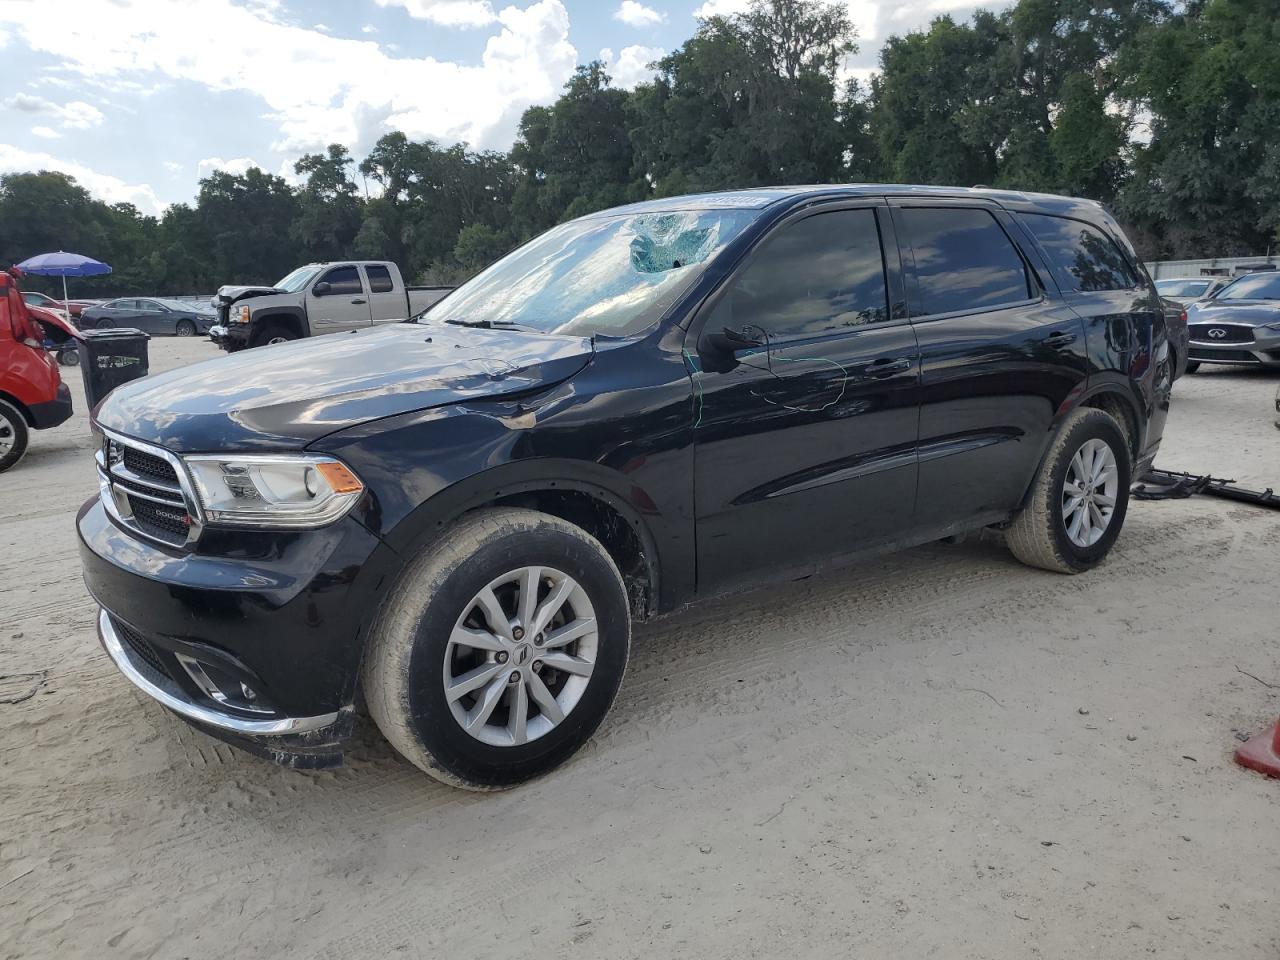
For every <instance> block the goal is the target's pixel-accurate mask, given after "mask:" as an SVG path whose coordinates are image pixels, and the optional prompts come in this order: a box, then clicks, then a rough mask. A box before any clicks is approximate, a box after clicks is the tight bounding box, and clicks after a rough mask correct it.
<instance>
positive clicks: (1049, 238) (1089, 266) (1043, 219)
mask: <svg viewBox="0 0 1280 960" xmlns="http://www.w3.org/2000/svg"><path fill="white" fill-rule="evenodd" d="M1018 219H1019V220H1020V221H1021V222H1022V224H1023V225H1024V226H1025V227H1026V228H1027V229H1028V230H1030V231H1031V234H1032V236H1034V237H1035V238H1036V239H1037V240H1038V241H1040V246H1042V247H1043V248H1044V251H1045V253H1046V254H1048V256H1049V263H1050V264H1051V265H1052V266H1053V270H1054V273H1055V275H1056V276H1057V278H1058V283H1060V284H1062V285H1063V287H1064V289H1066V290H1069V291H1075V292H1080V293H1094V292H1098V291H1101V290H1132V289H1133V288H1134V287H1136V286H1137V285H1138V277H1137V274H1136V273H1135V272H1134V270H1133V267H1132V266H1131V265H1130V264H1129V260H1128V258H1126V257H1125V255H1124V253H1123V252H1121V250H1120V247H1119V246H1117V245H1116V242H1115V241H1114V240H1112V239H1111V238H1110V237H1109V236H1107V235H1106V234H1105V233H1103V232H1102V231H1101V230H1099V229H1098V228H1096V227H1092V226H1090V225H1089V224H1087V223H1085V222H1084V221H1082V220H1072V219H1070V218H1069V217H1055V216H1051V215H1049V214H1041V213H1020V214H1018Z"/></svg>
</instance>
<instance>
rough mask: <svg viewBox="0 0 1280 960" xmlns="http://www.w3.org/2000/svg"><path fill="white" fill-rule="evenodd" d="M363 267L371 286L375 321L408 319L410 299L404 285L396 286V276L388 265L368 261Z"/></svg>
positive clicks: (370, 297) (389, 321)
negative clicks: (406, 294)
mask: <svg viewBox="0 0 1280 960" xmlns="http://www.w3.org/2000/svg"><path fill="white" fill-rule="evenodd" d="M361 269H362V270H364V276H365V283H366V284H367V285H368V287H369V311H370V313H371V314H372V317H373V322H374V323H394V322H395V321H397V320H405V319H408V316H409V299H408V297H406V296H405V292H404V287H400V288H399V289H397V288H396V282H395V278H394V277H393V276H392V275H391V270H390V269H389V268H388V267H387V265H386V264H383V263H366V264H363V265H362V267H361Z"/></svg>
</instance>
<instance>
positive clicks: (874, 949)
mask: <svg viewBox="0 0 1280 960" xmlns="http://www.w3.org/2000/svg"><path fill="white" fill-rule="evenodd" d="M213 353H214V350H213V348H212V347H211V346H210V345H209V344H207V343H204V342H197V341H191V342H187V341H175V340H157V341H153V342H152V355H153V368H156V369H166V368H169V367H173V366H176V365H179V364H181V363H184V362H190V361H191V360H193V359H196V358H200V357H204V356H209V355H213ZM1205 370H1206V372H1204V373H1201V374H1197V375H1195V376H1190V377H1187V378H1185V379H1183V380H1182V381H1180V382H1179V384H1178V386H1177V390H1176V393H1175V404H1174V410H1173V413H1172V414H1171V417H1170V421H1169V427H1168V430H1167V433H1166V440H1165V446H1164V452H1163V454H1162V456H1161V458H1160V465H1162V466H1165V467H1167V468H1170V469H1189V470H1202V471H1213V472H1214V473H1216V474H1220V475H1221V474H1225V475H1228V476H1235V477H1237V478H1238V479H1240V480H1241V481H1249V482H1251V483H1255V484H1261V485H1274V486H1277V487H1280V431H1277V430H1276V428H1275V427H1274V426H1273V425H1272V420H1273V419H1274V417H1275V412H1274V404H1273V397H1274V395H1275V391H1276V387H1277V384H1278V383H1280V377H1277V376H1275V375H1266V374H1259V373H1253V372H1250V371H1247V370H1240V369H1235V368H1231V369H1216V370H1215V369H1210V368H1205ZM69 372H70V374H71V377H70V379H71V380H72V381H73V387H74V389H75V390H76V392H77V404H78V406H79V415H78V416H77V417H76V418H75V420H73V421H72V422H70V423H68V424H66V425H64V426H63V427H60V428H58V429H57V430H54V431H50V432H46V433H41V434H36V435H35V438H34V442H33V446H32V450H31V452H30V453H29V454H28V456H27V459H26V460H25V462H23V463H22V464H21V465H20V466H19V467H18V468H17V469H15V470H13V471H11V472H9V473H7V474H4V475H2V476H0V494H2V495H0V610H2V611H3V625H2V626H0V674H5V675H8V678H7V679H3V680H0V699H5V698H8V699H15V698H16V697H19V696H21V695H22V693H24V692H26V691H27V690H30V689H31V688H32V687H33V686H36V687H37V690H36V693H35V695H34V696H32V697H31V698H29V699H26V700H24V701H23V702H20V703H14V704H8V705H3V704H0V957H4V958H14V957H24V958H25V957H31V958H35V957H56V958H68V957H94V958H104V957H106V958H114V957H161V958H175V957H193V958H206V957H208V958H216V957H233V956H234V957H237V958H259V957H261V958H278V957H320V958H381V957H417V958H424V960H425V958H437V957H452V956H467V957H469V958H473V960H476V958H499V957H502V958H505V957H528V956H548V957H551V956H555V957H561V956H563V957H571V958H583V960H588V958H589V960H596V958H600V957H609V958H614V957H619V958H630V957H637V958H638V957H696V958H699V960H704V958H705V960H712V958H734V960H747V958H755V957H759V958H771V960H772V958H777V957H780V956H788V957H797V958H799V957H809V956H818V955H826V956H832V957H858V958H860V960H863V958H878V957H885V958H894V960H898V958H902V957H913V958H915V957H943V958H947V960H953V958H961V957H973V958H1006V957H1008V958H1015V957H1016V958H1026V957H1041V956H1042V957H1049V958H1063V957H1085V956H1088V957H1115V958H1132V957H1136V956H1142V955H1148V954H1150V955H1154V956H1158V957H1161V958H1179V957H1186V958H1195V960H1204V958H1207V957H1214V958H1217V957H1231V958H1259V960H1261V958H1269V960H1275V958H1276V957H1277V955H1280V781H1269V780H1267V779H1265V778H1264V777H1261V776H1259V775H1256V774H1253V773H1250V772H1247V771H1245V770H1243V769H1240V768H1238V767H1236V766H1235V765H1234V764H1233V763H1232V762H1231V752H1232V750H1233V749H1234V747H1235V746H1236V744H1237V739H1236V735H1237V733H1239V732H1246V733H1251V732H1254V731H1258V730H1261V729H1262V728H1263V727H1265V726H1266V725H1267V724H1269V723H1270V722H1272V721H1274V720H1275V718H1276V716H1277V714H1280V642H1277V616H1276V598H1277V585H1278V584H1280V512H1274V511H1266V510H1261V509H1258V508H1254V507H1249V506H1244V505H1236V504H1231V503H1228V502H1224V501H1215V500H1212V499H1207V498H1198V499H1193V500H1184V501H1175V502H1158V503H1136V502H1135V503H1134V504H1133V506H1132V507H1131V512H1130V514H1129V518H1128V522H1127V523H1126V525H1125V530H1124V533H1123V535H1122V536H1121V538H1120V540H1119V543H1118V545H1117V547H1116V549H1115V551H1114V553H1113V554H1112V556H1111V558H1110V560H1109V561H1108V562H1107V563H1106V564H1105V565H1104V566H1103V567H1102V568H1100V569H1098V570H1096V571H1094V572H1092V573H1089V574H1086V575H1083V576H1079V577H1074V578H1068V577H1062V576H1057V575H1053V574H1048V573H1041V572H1037V571H1034V570H1030V569H1027V568H1025V567H1022V566H1020V565H1019V564H1018V563H1016V562H1015V561H1014V560H1013V559H1012V558H1011V557H1010V556H1009V555H1008V554H1007V553H1006V552H1005V551H1004V550H1003V548H1002V547H1001V545H1000V544H999V543H996V542H985V541H984V542H970V543H965V544H962V545H959V546H947V545H942V544H938V545H933V546H928V547H923V548H920V549H916V550H912V551H909V552H907V553H903V554H900V555H897V556H894V557H890V558H887V559H885V560H883V561H876V562H872V563H868V564H865V565H863V566H861V567H857V568H854V569H850V570H848V571H846V572H843V573H837V574H832V575H829V576H826V577H824V578H822V579H813V580H808V581H805V582H800V583H794V584H790V585H787V586H783V587H779V588H777V589H773V590H770V591H762V592H757V593H755V594H752V595H750V596H749V597H746V598H739V599H737V600H734V601H731V602H719V603H717V604H714V605H710V606H703V607H699V608H695V609H693V610H690V611H687V612H684V613H681V614H679V615H676V616H673V617H670V618H667V619H665V620H662V621H659V622H657V623H654V624H651V625H648V626H647V627H644V628H642V629H640V630H639V631H638V632H637V637H636V643H635V646H634V659H633V663H632V667H631V669H630V671H629V673H628V674H627V678H626V680H625V682H624V684H623V688H622V692H621V694H620V696H619V699H618V702H617V704H616V706H615V709H614V712H613V715H612V717H611V719H610V720H608V721H606V723H605V726H604V727H603V728H602V730H601V732H600V733H599V735H598V736H597V737H596V738H595V740H594V741H593V742H592V743H591V744H590V745H589V747H588V748H587V749H586V750H584V751H583V752H582V753H581V754H580V755H579V756H578V757H577V758H576V759H574V760H573V761H572V762H571V763H569V764H568V765H567V766H566V767H564V768H563V769H561V770H560V771H559V772H557V773H555V774H553V775H552V776H550V777H547V778H545V779H543V780H541V781H539V782H536V783H533V784H531V785H528V786H525V787H523V788H520V789H517V790H513V791H510V792H507V793H502V794H496V795H472V794H467V793H460V792H457V791H454V790H450V789H448V788H445V787H442V786H440V785H437V784H436V783H434V782H433V781H431V780H429V779H427V778H426V777H425V776H424V775H422V774H421V773H419V772H418V771H417V770H416V769H415V768H414V767H411V766H410V765H409V764H408V763H406V762H403V761H401V760H399V759H398V758H397V757H396V756H394V755H393V754H392V753H391V752H390V749H389V748H388V747H387V746H386V744H385V743H384V742H383V741H382V740H381V738H380V737H378V736H377V734H376V733H373V732H366V733H365V734H364V735H363V736H362V738H361V740H360V742H359V744H358V745H357V748H356V749H355V750H354V752H353V755H352V757H351V760H350V763H349V765H348V766H347V767H345V768H343V769H340V770H336V771H329V772H321V773H298V772H291V771H287V770H282V769H278V768H275V767H272V766H269V765H268V764H266V763H265V762H263V761H260V760H257V759H254V758H251V757H248V756H244V755H241V754H239V753H237V752H235V751H233V750H231V749H230V748H228V747H225V746H222V745H220V744H217V743H215V742H214V741H213V740H210V739H207V738H205V737H203V736H201V735H200V734H198V733H196V732H194V731H193V730H192V729H191V728H189V727H187V726H186V725H184V724H183V723H181V722H179V721H177V720H175V719H173V718H171V717H170V716H169V715H167V714H166V713H165V712H164V711H163V710H161V709H160V708H159V707H157V706H156V705H154V704H153V703H151V702H150V701H149V700H147V699H146V698H145V697H143V696H142V695H141V694H139V693H136V692H135V691H134V689H133V688H132V687H131V686H130V685H129V684H128V683H127V682H126V681H125V680H124V679H123V678H122V677H121V676H119V674H118V673H117V672H116V670H115V669H114V668H113V667H112V665H111V664H110V662H109V661H108V660H107V658H106V656H105V654H103V653H102V652H101V650H100V649H99V647H98V644H97V641H96V639H95V637H94V630H93V626H92V614H93V608H92V606H91V604H90V601H89V599H88V597H87V595H86V594H85V591H84V588H83V586H82V584H81V582H80V576H79V567H78V561H77V557H76V546H75V533H74V530H73V518H74V513H75V510H76V508H77V507H78V505H79V504H80V503H81V501H82V500H84V499H85V498H86V497H88V496H89V495H91V494H92V493H93V492H94V490H95V482H94V480H93V471H92V466H91V462H90V454H91V441H90V437H89V434H88V430H87V427H86V420H85V417H84V407H83V403H81V401H80V396H79V381H78V373H77V372H76V371H69ZM24 673H31V674H37V675H38V676H37V677H35V678H22V677H14V676H13V675H15V674H24ZM1251 674H1252V676H1250V675H1251ZM40 677H43V678H44V679H43V682H41V681H40V679H39V678H40Z"/></svg>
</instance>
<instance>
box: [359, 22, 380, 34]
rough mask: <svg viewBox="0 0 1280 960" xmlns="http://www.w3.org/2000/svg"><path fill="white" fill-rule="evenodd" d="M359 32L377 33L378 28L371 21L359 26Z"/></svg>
mask: <svg viewBox="0 0 1280 960" xmlns="http://www.w3.org/2000/svg"><path fill="white" fill-rule="evenodd" d="M360 32H361V33H377V32H378V28H377V27H375V26H374V25H373V24H372V23H366V24H365V25H364V26H363V27H361V28H360Z"/></svg>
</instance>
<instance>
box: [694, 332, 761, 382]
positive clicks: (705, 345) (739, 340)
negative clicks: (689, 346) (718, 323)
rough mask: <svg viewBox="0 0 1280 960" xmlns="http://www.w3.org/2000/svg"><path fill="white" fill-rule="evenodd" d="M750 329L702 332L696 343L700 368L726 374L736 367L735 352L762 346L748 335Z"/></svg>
mask: <svg viewBox="0 0 1280 960" xmlns="http://www.w3.org/2000/svg"><path fill="white" fill-rule="evenodd" d="M750 329H751V328H743V329H742V330H733V329H731V328H730V327H723V328H722V329H721V330H720V331H719V332H718V333H717V332H716V331H714V330H706V331H703V334H702V337H701V338H700V340H699V343H698V348H699V349H698V353H699V354H700V355H701V357H702V368H703V369H704V370H707V371H709V372H711V373H728V372H729V371H731V370H733V369H734V368H735V367H737V366H738V358H737V356H736V354H737V351H739V350H745V349H747V348H749V347H760V346H763V345H764V340H763V339H762V338H760V337H757V336H755V335H754V334H752V333H750V332H749V330H750Z"/></svg>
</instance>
